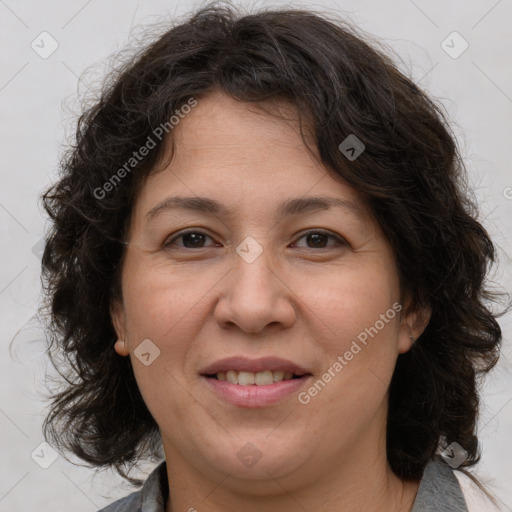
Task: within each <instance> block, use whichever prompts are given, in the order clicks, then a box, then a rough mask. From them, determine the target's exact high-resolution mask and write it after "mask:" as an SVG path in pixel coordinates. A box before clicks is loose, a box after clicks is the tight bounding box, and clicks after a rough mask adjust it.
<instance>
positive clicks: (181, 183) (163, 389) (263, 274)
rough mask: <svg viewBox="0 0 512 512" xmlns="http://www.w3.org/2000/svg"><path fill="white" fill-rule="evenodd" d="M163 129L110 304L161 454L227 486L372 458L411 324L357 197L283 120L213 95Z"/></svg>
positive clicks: (386, 253)
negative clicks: (159, 157)
mask: <svg viewBox="0 0 512 512" xmlns="http://www.w3.org/2000/svg"><path fill="white" fill-rule="evenodd" d="M282 108H283V109H284V108H285V106H284V105H282ZM172 134H173V136H174V144H175V147H174V153H173V158H172V161H171V162H170V164H168V166H167V167H165V168H164V169H163V170H161V171H160V172H158V173H155V174H153V175H151V176H150V178H149V179H148V181H147V182H146V183H145V185H144V186H143V189H142V190H141V192H140V194H139V196H138V198H137V202H136V205H135V208H134V212H133V217H132V219H131V226H130V233H129V238H128V242H129V243H128V247H127V253H126V259H125V261H124V267H123V273H122V303H121V304H119V305H118V307H116V308H115V309H114V310H113V320H114V324H115V326H116V331H117V334H118V336H119V338H120V339H123V340H125V344H121V343H120V342H118V343H116V350H117V352H118V353H119V354H121V355H129V356H130V358H131V360H132V365H133V369H134V373H135V377H136V380H137V383H138V386H139V388H140V391H141V393H142V396H143V398H144V401H145V402H146V404H147V406H148V408H149V410H150V412H151V414H152V415H153V417H154V418H155V420H156V422H157V423H158V425H159V427H160V430H161V433H162V438H163V442H164V449H165V453H166V458H167V460H168V461H169V460H170V461H172V462H173V464H175V467H178V466H179V465H180V464H181V465H182V466H183V467H187V469H188V470H189V471H195V472H197V473H198V474H199V473H200V474H202V475H207V476H211V477H212V479H213V480H215V478H217V475H218V471H221V472H223V473H226V474H227V473H233V474H236V475H237V477H236V478H237V479H238V483H237V485H240V482H243V481H246V482H252V483H253V484H254V483H255V482H258V481H259V482H262V481H264V480H265V479H268V475H269V474H271V475H273V476H274V477H276V478H278V477H279V478H289V479H294V481H295V482H306V481H308V480H311V478H313V476H312V475H316V476H318V475H322V474H324V473H327V472H329V471H331V472H332V471H334V470H335V468H336V467H337V466H339V465H340V463H341V461H351V460H352V461H353V460H356V459H357V457H373V456H374V455H375V453H377V451H380V452H382V451H383V450H384V448H383V445H382V435H383V433H385V421H386V412H387V390H388V386H389V382H390V380H391V377H392V374H393V370H394V366H395V362H396V359H397V356H398V354H399V353H401V352H405V351H407V350H408V349H409V348H410V344H411V342H410V334H411V333H412V334H413V336H414V337H416V336H417V335H418V334H419V333H418V332H417V330H416V327H415V326H414V322H412V321H411V318H409V317H406V316H405V315H404V314H403V313H404V311H403V310H402V311H400V310H401V307H402V304H401V298H400V292H399V280H398V275H397V270H396V265H395V262H394V258H393V254H392V250H391V248H390V246H389V245H388V243H387V241H386V239H385V238H384V236H383V233H382V232H381V230H380V228H379V227H378V225H377V223H376V222H375V220H373V219H372V217H371V215H370V213H369V211H368V210H367V208H366V206H365V204H364V202H363V201H362V198H361V197H360V196H359V194H358V193H357V192H356V191H355V190H354V189H352V188H351V187H349V186H348V185H346V184H344V183H343V182H342V181H341V180H336V179H334V178H333V177H332V176H330V175H329V174H328V173H327V171H326V170H325V169H324V168H323V167H322V166H321V165H320V164H319V163H318V161H316V159H314V158H313V157H312V156H311V155H310V153H309V152H308V150H307V149H306V147H305V145H304V143H303V141H302V139H301V136H300V132H299V130H298V127H297V125H296V123H294V122H293V120H292V118H291V117H289V119H288V120H287V121H285V120H283V119H279V118H277V117H275V116H269V115H267V114H264V113H262V112H261V111H258V110H256V108H255V107H254V106H251V105H248V104H245V103H241V102H236V101H235V100H232V99H230V98H229V97H227V96H225V95H223V94H221V93H215V94H212V95H210V96H208V97H206V98H204V99H201V100H200V101H199V102H198V104H197V106H196V107H195V108H193V109H192V110H191V112H190V113H189V114H188V115H187V116H184V118H183V119H181V120H180V122H179V124H178V125H177V126H175V127H174V128H173V131H172ZM177 197H188V198H195V199H196V201H195V202H192V201H183V200H182V201H181V202H179V201H177V200H176V199H173V198H177ZM198 198H205V199H207V200H208V201H209V202H207V203H205V202H204V201H202V200H198ZM312 198H316V199H314V200H313V199H312ZM318 198H322V200H321V201H320V200H318ZM292 201H295V202H292ZM322 204H323V207H322V206H321V205H322ZM411 328H412V330H411ZM226 372H227V373H226ZM238 372H239V373H238ZM285 372H290V373H293V377H292V378H289V377H290V376H291V375H290V374H288V373H285ZM283 378H284V379H285V380H283ZM225 379H227V380H225ZM235 379H236V380H235ZM274 381H275V382H274ZM237 382H238V383H237ZM252 382H254V383H253V384H251V383H252ZM316 476H315V478H316Z"/></svg>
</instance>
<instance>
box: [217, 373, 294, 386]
mask: <svg viewBox="0 0 512 512" xmlns="http://www.w3.org/2000/svg"><path fill="white" fill-rule="evenodd" d="M216 377H217V379H218V380H223V381H227V382H230V383H231V384H239V385H240V386H252V385H256V386H268V385H269V384H272V383H273V382H280V381H282V380H290V379H292V378H293V373H292V372H284V371H282V370H275V371H270V370H265V371H264V372H256V373H254V372H235V371H234V370H228V371H227V372H219V373H217V375H216Z"/></svg>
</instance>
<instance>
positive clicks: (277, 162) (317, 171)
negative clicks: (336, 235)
mask: <svg viewBox="0 0 512 512" xmlns="http://www.w3.org/2000/svg"><path fill="white" fill-rule="evenodd" d="M303 133H304V136H305V138H306V141H307V142H308V145H309V149H308V147H306V145H305V142H304V139H303V136H302V134H301V129H300V124H299V118H298V114H297V112H296V110H295V109H294V107H293V106H292V105H290V104H289V103H275V102H274V103H272V104H265V105H264V109H263V110H261V109H260V108H258V106H257V105H254V104H251V103H244V102H240V101H236V100H234V99H232V98H230V97H229V96H227V95H225V94H222V93H218V92H216V93H213V94H211V95H209V96H207V97H205V98H201V99H200V100H198V103H197V106H195V107H194V108H193V109H192V110H191V111H190V113H188V114H186V115H184V116H183V117H182V119H181V120H180V121H179V123H178V124H177V125H176V126H175V127H174V128H173V130H172V132H171V134H170V135H171V137H172V139H171V137H170V140H171V141H172V144H170V145H169V146H168V148H170V151H169V154H168V157H165V156H164V161H165V162H166V164H165V165H163V166H161V167H160V168H159V169H158V170H157V172H155V173H153V174H152V175H150V178H149V179H148V180H147V182H146V184H145V186H144V187H143V190H142V193H141V196H140V199H141V201H140V202H142V206H143V207H142V210H143V211H142V212H141V213H143V214H144V216H147V215H149V216H150V217H151V216H152V215H153V214H155V212H157V211H161V210H162V209H165V208H167V207H169V208H171V207H172V208H180V207H181V210H182V211H184V210H185V209H187V208H188V209H189V210H192V209H193V207H195V208H196V210H197V211H201V210H202V211H203V212H208V211H210V212H211V213H215V214H218V213H222V214H223V215H226V216H227V215H228V214H229V213H230V212H231V213H232V214H233V215H238V214H240V208H242V209H243V205H244V204H246V206H247V208H248V207H249V203H251V206H252V208H254V209H256V210H257V209H258V205H259V206H260V208H266V209H272V210H273V212H272V213H274V212H275V214H276V216H279V217H280V218H282V217H283V216H286V215H285V214H286V213H289V212H290V211H292V210H294V211H295V213H300V209H301V208H304V211H306V209H307V207H308V204H307V199H308V197H312V196H316V197H319V196H322V197H324V198H327V202H329V199H331V200H332V201H331V202H333V201H335V200H336V199H338V203H344V204H341V206H345V207H346V209H347V211H350V212H351V213H356V214H358V215H359V216H360V217H362V216H363V215H364V213H367V208H366V206H365V204H364V201H363V200H362V198H361V196H360V194H358V192H357V191H355V190H354V189H353V188H351V187H349V186H348V185H347V184H346V183H344V182H343V181H342V180H341V178H339V179H335V178H334V177H333V176H332V172H331V173H329V172H328V171H327V169H326V168H325V167H324V166H323V165H322V163H321V162H320V160H319V158H318V157H317V155H316V154H315V146H314V144H310V141H311V140H312V139H311V136H310V134H308V133H307V127H304V130H303ZM311 150H312V151H311ZM169 196H181V197H185V196H186V197H188V198H189V199H191V198H193V197H194V196H195V197H199V196H201V197H203V198H210V199H212V200H213V202H215V203H216V206H213V207H212V205H211V204H210V205H208V204H206V203H205V201H203V202H202V205H199V202H198V201H188V202H187V201H181V202H180V201H176V200H175V199H174V200H173V199H172V198H171V199H170V200H169ZM298 198H301V199H303V201H302V202H300V201H299V202H297V201H296V200H297V199H298ZM294 199H295V203H294V204H293V205H291V208H290V204H288V206H286V205H285V204H284V203H285V200H288V201H290V200H294ZM304 199H306V201H304ZM310 203H311V201H310ZM235 204H236V206H237V208H235ZM317 206H318V204H317ZM329 206H334V204H331V205H329ZM329 206H327V207H324V209H327V208H328V207H329ZM214 209H215V210H216V211H215V212H214V211H213V210H214ZM319 209H322V208H321V205H320V208H317V210H319ZM309 211H313V209H312V208H310V209H309Z"/></svg>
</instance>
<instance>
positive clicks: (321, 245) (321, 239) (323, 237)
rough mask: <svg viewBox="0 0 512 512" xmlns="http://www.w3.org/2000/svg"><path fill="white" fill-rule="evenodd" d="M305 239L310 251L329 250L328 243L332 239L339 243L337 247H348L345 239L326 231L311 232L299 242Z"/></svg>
mask: <svg viewBox="0 0 512 512" xmlns="http://www.w3.org/2000/svg"><path fill="white" fill-rule="evenodd" d="M303 238H305V239H306V243H307V248H308V249H329V248H330V247H329V246H328V243H329V239H330V238H331V239H334V240H335V241H336V242H337V243H336V245H347V242H346V241H345V240H344V239H343V238H341V237H339V236H337V235H333V234H331V233H326V232H324V231H309V232H308V233H305V234H304V235H302V236H301V237H300V238H299V240H301V239H303ZM331 247H333V246H331Z"/></svg>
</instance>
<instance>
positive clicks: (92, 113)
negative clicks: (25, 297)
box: [42, 4, 501, 483]
mask: <svg viewBox="0 0 512 512" xmlns="http://www.w3.org/2000/svg"><path fill="white" fill-rule="evenodd" d="M213 91H222V92H224V93H225V94H227V95H229V96H230V97H232V98H234V99H236V100H239V101H243V102H250V103H253V104H256V105H258V106H261V105H263V104H264V103H265V102H268V101H277V102H279V101H289V102H291V103H292V104H293V105H294V106H295V108H296V110H297V112H298V113H299V115H300V116H301V119H302V116H303V119H304V120H305V123H306V125H307V127H308V129H310V130H311V133H312V134H313V135H314V137H313V140H314V143H315V146H316V147H315V149H316V151H317V154H318V155H319V158H320V159H321V162H322V163H323V164H324V166H325V167H326V168H327V169H328V172H329V173H330V175H332V176H333V177H334V178H335V179H337V180H341V181H342V182H344V183H348V184H349V185H350V186H352V187H354V188H355V189H356V190H358V191H359V192H360V193H361V194H362V195H363V196H364V197H365V199H366V201H367V202H368V205H369V207H370V209H371V211H372V212H373V214H374V215H375V218H376V219H377V221H378V223H379V225H380V227H381V229H382V230H383V232H384V234H385V236H386V237H387V239H388V240H389V242H390V244H391V246H392V248H393V251H394V256H395V259H396V262H397V267H398V269H399V278H400V285H401V288H402V290H403V291H404V292H406V293H407V294H408V297H410V299H411V307H412V308H416V309H417V310H420V309H421V308H423V307H428V308H429V310H431V318H430V321H429V323H428V326H427V328H426V330H425V331H424V332H423V334H422V335H421V336H420V337H419V339H418V340H417V341H416V342H415V343H414V345H413V346H412V348H411V350H409V351H408V352H407V353H405V354H401V355H400V356H398V360H397V364H396V367H395V371H394V374H393V378H392V381H391V385H390V389H389V414H388V423H387V458H388V461H389V464H390V466H391V468H392V470H393V471H394V472H395V473H396V474H397V475H398V476H399V477H400V478H402V479H404V480H411V479H415V480H419V479H420V478H421V475H422V472H423V469H424V467H425V466H426V464H427V462H428V461H429V460H430V459H432V458H433V457H434V456H435V454H436V450H438V449H439V447H440V445H442V441H443V440H446V442H448V443H449V442H455V441H456V442H457V443H459V444H460V445H461V446H462V447H463V448H464V449H465V450H466V451H467V452H468V457H467V459H466V460H465V461H464V463H463V464H462V465H461V468H467V467H469V466H472V465H474V464H476V463H477V462H478V461H479V459H480V448H479V445H478V438H477V435H476V425H477V417H478V411H479V392H478V379H477V378H478V376H479V375H482V374H485V373H487V372H488V371H489V370H490V369H491V368H492V367H493V366H494V365H495V364H496V362H497V360H498V357H499V350H500V343H501V330H500V327H499V324H498V323H497V320H496V317H497V316H496V314H495V313H493V312H492V310H491V305H492V304H491V301H493V300H495V298H496V296H495V295H494V294H493V293H492V292H491V290H490V289H488V287H487V280H486V276H487V272H488V271H489V268H490V265H491V264H492V263H493V262H494V261H495V256H496V255H495V247H494V245H493V243H492V241H491V240H490V237H489V235H488V234H487V232H486V230H485V228H484V227H483V226H482V225H481V224H480V223H479V221H478V220H477V217H478V210H477V207H476V203H475V200H474V199H473V198H472V197H471V194H470V193H469V191H468V190H469V189H468V186H467V181H466V171H465V168H464V163H463V161H462V158H461V156H460V153H459V150H458V147H457V143H456V140H455V137H454V135H453V133H452V131H451V129H450V128H449V123H448V122H447V120H446V117H445V114H444V113H443V109H442V107H440V106H439V105H438V104H437V103H436V102H435V101H433V100H432V99H430V98H429V97H428V96H427V95H426V94H425V93H424V92H423V91H422V90H421V89H420V88H419V87H418V86H417V85H416V84H415V83H414V82H413V80H412V79H409V78H407V77H406V76H405V75H404V74H403V73H402V72H400V71H399V70H398V68H397V66H396V65H395V64H394V62H393V60H392V59H391V57H390V56H389V55H388V54H387V53H386V52H385V51H384V50H382V49H381V48H377V45H373V44H372V43H370V42H369V41H365V36H363V35H361V33H359V32H358V31H356V30H355V29H354V27H352V26H351V25H350V24H348V23H347V22H345V21H343V20H339V19H334V18H330V17H329V16H327V15H325V14H322V15H320V14H318V13H315V12H313V11H310V10H308V11H306V10H296V9H287V10H286V9H285V10H261V11H259V12H254V13H249V14H248V13H243V14H241V13H240V12H239V11H237V10H236V9H234V8H233V7H231V6H225V5H217V4H210V5H207V6H206V7H202V8H201V9H199V10H198V11H196V12H195V13H192V14H191V15H190V16H189V17H188V18H187V19H186V20H185V21H184V22H182V23H181V24H179V25H176V26H173V27H171V28H169V27H167V29H166V32H165V33H164V34H163V35H161V36H159V38H158V39H157V40H155V41H153V42H151V43H150V44H148V45H147V46H145V47H143V48H142V49H141V50H140V51H139V52H137V54H136V55H134V56H131V57H130V59H129V60H128V61H127V62H125V63H124V64H122V65H121V66H119V67H118V68H117V69H116V71H115V72H112V73H111V74H110V75H109V77H108V80H107V81H106V82H105V83H104V84H103V87H102V90H101V94H100V98H99V100H98V101H96V102H95V103H94V104H93V105H92V106H91V105H89V106H88V107H87V108H86V109H85V111H84V112H83V113H82V114H81V116H80V118H79V120H78V125H77V129H76V143H75V144H73V146H72V147H71V148H70V149H69V150H68V152H67V153H66V154H65V156H64V158H62V160H61V165H60V175H59V179H58V180H57V182H56V183H55V184H53V185H52V186H51V187H49V188H48V189H47V190H46V191H45V193H44V194H43V196H42V199H43V204H44V208H45V210H46V212H47V213H48V215H49V216H50V219H51V221H52V227H51V230H50V231H49V232H48V234H47V236H46V247H45V250H44V255H43V259H42V268H43V273H42V276H43V277H42V279H43V285H44V287H43V289H44V294H45V296H44V297H45V303H44V307H45V308H46V310H47V312H48V315H47V316H48V318H49V321H48V325H47V326H46V328H47V331H48V338H49V348H48V354H49V356H50V358H51V360H52V363H53V364H54V365H55V367H56V368H57V369H58V371H59V373H60V374H61V375H62V376H64V377H65V380H66V387H65V389H61V390H60V391H59V392H56V393H54V395H53V397H52V406H51V409H50V411H49V413H48V416H47V417H46V419H45V422H44V425H43V430H44V435H45V437H46V439H47V440H50V441H51V442H52V443H53V444H54V445H56V446H58V447H60V448H63V449H64V450H66V451H70V452H72V453H74V454H75V455H77V456H78V457H79V458H81V459H82V460H84V461H86V462H87V463H89V464H91V465H93V466H95V467H97V468H100V467H108V466H110V467H114V468H115V469H116V470H117V471H118V473H119V474H121V475H122V476H123V477H124V478H126V479H127V480H129V481H130V482H132V483H140V480H135V479H131V478H130V477H129V476H128V475H127V474H126V472H125V468H126V466H127V465H130V464H131V465H134V464H136V463H137V461H139V460H141V458H142V457H150V458H151V457H155V456H156V454H157V453H158V450H159V442H161V437H159V436H160V434H159V428H158V425H157V424H156V422H155V420H154V419H153V417H152V416H151V414H150V412H149V411H148V409H147V407H146V405H145V403H144V401H143V399H142V396H141V394H140V392H139V389H138V387H137V383H136V380H135V378H134V374H133V369H132V366H131V362H130V358H122V357H119V356H118V355H117V354H116V353H115V351H114V349H113V344H114V342H115V341H116V334H115V330H114V327H113V324H112V320H111V315H110V311H111V306H112V304H113V301H115V300H117V299H119V298H120V297H121V287H120V274H121V268H122V265H123V255H124V251H125V245H124V244H123V243H122V241H123V240H124V237H125V235H126V233H127V229H128V227H129V226H128V223H129V219H130V216H131V212H132V209H133V206H134V202H135V200H136V198H137V194H138V192H139V191H140V189H141V187H142V186H143V184H144V180H146V179H147V177H148V176H149V175H150V174H151V173H152V172H155V168H156V166H157V163H158V161H159V159H160V157H161V156H162V155H163V152H164V145H165V144H164V142H165V138H162V139H161V140H157V141H154V142H155V147H154V148H153V149H152V150H151V151H150V152H149V153H148V154H147V156H146V157H144V158H141V159H140V161H138V160H137V162H135V164H134V165H132V168H131V169H127V168H126V166H125V167H124V169H125V172H124V173H122V179H118V180H117V179H116V180H113V179H112V178H113V176H114V175H116V173H117V176H118V177H119V176H120V175H121V172H120V169H121V166H122V165H123V163H125V162H128V161H130V159H131V158H133V155H134V153H136V152H137V150H139V149H140V148H141V147H142V146H144V144H145V143H146V141H147V140H148V136H150V135H151V134H152V133H154V131H155V128H156V127H158V126H161V125H165V123H168V122H169V119H170V118H171V116H172V115H174V113H175V112H176V111H177V110H178V109H180V107H182V106H183V105H184V104H186V103H187V101H189V100H190V98H195V99H196V100H197V101H201V98H204V97H206V96H207V95H208V94H210V93H212V92H213ZM349 134H354V135H356V136H357V138H358V139H360V141H362V142H363V144H364V146H365V150H364V152H363V153H362V154H361V155H360V156H359V157H358V158H357V159H356V160H353V161H350V162H348V161H347V159H346V158H345V156H344V155H343V154H342V153H341V151H340V150H339V148H338V146H339V145H340V143H341V141H343V140H344V139H345V138H346V137H347V136H348V135H349ZM167 139H168V140H172V132H169V134H168V136H167ZM107 183H110V185H108V186H107ZM54 352H55V353H58V354H60V355H61V356H62V358H61V360H60V362H57V361H56V360H55V354H54Z"/></svg>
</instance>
